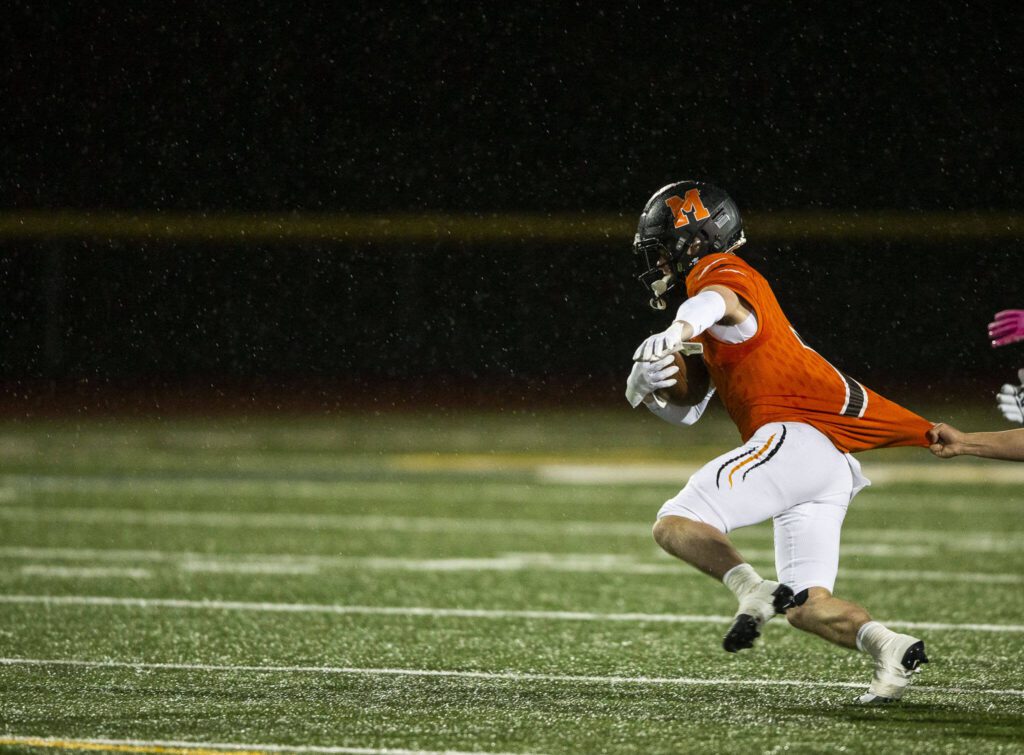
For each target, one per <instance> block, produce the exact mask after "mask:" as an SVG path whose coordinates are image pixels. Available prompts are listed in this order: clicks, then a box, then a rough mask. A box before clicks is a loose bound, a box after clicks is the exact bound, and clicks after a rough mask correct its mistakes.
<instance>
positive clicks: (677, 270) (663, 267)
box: [633, 231, 707, 310]
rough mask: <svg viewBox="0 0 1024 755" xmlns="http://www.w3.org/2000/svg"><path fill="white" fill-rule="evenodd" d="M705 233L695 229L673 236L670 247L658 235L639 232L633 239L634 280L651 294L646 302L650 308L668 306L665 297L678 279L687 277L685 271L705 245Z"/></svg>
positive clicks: (677, 282) (695, 260)
mask: <svg viewBox="0 0 1024 755" xmlns="http://www.w3.org/2000/svg"><path fill="white" fill-rule="evenodd" d="M706 235H707V234H701V233H700V232H699V231H697V232H694V233H692V234H690V235H688V236H681V237H679V238H676V239H672V240H671V243H672V248H671V249H670V248H669V247H668V246H666V245H665V243H664V241H663V240H662V239H660V238H657V237H651V238H646V239H641V238H640V234H639V233H638V234H637V235H636V237H635V238H634V239H633V253H634V254H635V255H636V259H637V264H638V265H639V269H640V271H641V272H640V274H639V275H638V276H637V280H639V281H640V284H641V285H642V286H643V287H644V289H645V290H646V291H647V292H648V293H650V294H652V297H651V299H650V301H649V302H648V303H649V304H650V306H651V309H657V310H662V309H665V308H666V307H667V306H668V305H667V303H666V302H665V297H666V296H667V295H668V293H669V292H670V291H673V290H675V289H676V288H677V286H678V285H679V283H680V281H684V280H686V274H687V272H689V270H690V268H691V267H693V265H694V264H695V263H696V262H697V260H698V259H699V258H700V256H701V254H702V253H703V249H704V248H706V247H707V239H706V238H703V237H704V236H706Z"/></svg>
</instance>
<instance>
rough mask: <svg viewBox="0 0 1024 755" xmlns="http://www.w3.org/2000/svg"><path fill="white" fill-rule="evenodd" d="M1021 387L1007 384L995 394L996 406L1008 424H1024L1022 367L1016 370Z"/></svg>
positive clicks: (1023, 368)
mask: <svg viewBox="0 0 1024 755" xmlns="http://www.w3.org/2000/svg"><path fill="white" fill-rule="evenodd" d="M1017 378H1018V379H1019V380H1020V382H1021V385H1010V384H1009V383H1007V384H1006V385H1004V386H1003V387H1002V388H1000V389H999V393H997V394H996V405H997V406H998V407H999V411H1001V412H1002V413H1003V416H1004V417H1006V418H1007V419H1008V420H1010V422H1018V423H1020V424H1024V367H1022V368H1021V369H1019V370H1017Z"/></svg>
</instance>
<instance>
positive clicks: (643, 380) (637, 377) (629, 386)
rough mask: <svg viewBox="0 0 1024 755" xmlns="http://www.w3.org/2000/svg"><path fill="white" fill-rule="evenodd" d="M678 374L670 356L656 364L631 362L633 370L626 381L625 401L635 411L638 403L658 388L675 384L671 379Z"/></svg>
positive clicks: (673, 379)
mask: <svg viewBox="0 0 1024 755" xmlns="http://www.w3.org/2000/svg"><path fill="white" fill-rule="evenodd" d="M677 372H679V366H678V365H676V364H674V360H673V358H672V355H671V354H669V355H668V356H666V357H662V358H661V359H659V360H658V361H656V362H633V370H632V371H631V372H630V373H629V378H628V379H627V380H626V400H627V401H628V402H629V404H630V406H632V407H633V408H634V409H636V408H637V407H638V406H640V403H641V402H642V401H643V400H644V399H645V398H647V397H648V396H650V395H651V394H652V393H654V391H656V390H658V389H660V388H668V387H669V386H673V385H675V384H676V379H675V378H674V377H672V376H673V375H675V374H676V373H677Z"/></svg>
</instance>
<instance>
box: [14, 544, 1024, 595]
mask: <svg viewBox="0 0 1024 755" xmlns="http://www.w3.org/2000/svg"><path fill="white" fill-rule="evenodd" d="M849 550H854V549H852V548H851V549H845V550H844V553H845V554H846V555H851V554H850V553H849ZM744 553H745V554H747V555H749V556H751V557H753V558H755V559H763V560H764V561H766V562H769V564H770V559H771V558H772V556H773V554H772V552H771V551H756V550H750V549H744ZM0 558H12V559H54V560H60V559H67V560H76V561H84V560H95V561H107V560H113V561H142V562H153V563H163V564H168V565H171V566H173V567H174V568H177V569H180V570H182V571H185V572H193V573H212V574H265V575H275V574H276V575H284V576H288V575H314V574H319V573H320V572H321V571H322V570H323V569H325V568H326V569H332V568H333V569H375V570H380V571H417V572H481V571H499V572H517V571H550V572H561V573H585V574H670V575H673V576H675V577H684V578H685V577H698V576H700V573H699V572H697V571H694V570H692V569H686V568H683V567H682V566H681V565H680V564H679V563H678V562H676V561H672V560H669V559H668V557H665V558H664V559H662V560H661V561H660V562H656V561H638V560H637V559H635V558H634V557H632V556H628V555H622V554H602V553H544V552H533V553H506V554H499V555H497V556H483V557H461V558H460V557H453V558H401V557H392V556H292V555H271V554H262V555H244V554H243V555H238V556H232V555H227V554H225V555H219V556H218V555H212V554H195V553H189V552H179V553H174V552H170V551H138V550H128V551H103V550H97V549H83V551H82V553H79V552H77V551H76V549H72V548H38V549H36V548H26V547H17V546H8V547H0ZM21 571H22V573H25V574H38V575H40V576H76V573H75V572H76V571H77V572H78V576H84V577H89V576H95V577H102V576H132V575H130V574H128V573H127V572H130V571H131V570H125V569H121V570H118V569H107V570H106V571H108V572H109V574H108V575H104V574H103V572H104V569H102V568H94V569H89V568H82V569H78V570H73V569H67V568H64V567H60V566H54V565H49V564H40V565H34V566H32V567H23V568H22V570H21ZM90 572H92V573H90ZM119 572H125V573H123V574H122V573H119ZM137 576H140V577H143V576H146V577H148V576H150V574H148V573H146V574H144V575H143V574H139V575H137ZM839 576H840V578H841V579H843V580H853V581H857V580H863V581H870V582H894V581H897V582H899V581H905V580H917V581H921V582H944V583H967V584H994V585H1019V584H1024V574H1013V573H1000V572H956V571H941V570H926V569H859V568H852V567H841V568H840V572H839Z"/></svg>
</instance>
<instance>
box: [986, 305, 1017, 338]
mask: <svg viewBox="0 0 1024 755" xmlns="http://www.w3.org/2000/svg"><path fill="white" fill-rule="evenodd" d="M988 336H989V338H991V339H992V346H993V348H995V347H996V346H1005V345H1006V344H1008V343H1016V342H1017V341H1024V309H1004V310H1003V311H1002V312H996V319H995V320H993V321H992V322H990V323H989V324H988Z"/></svg>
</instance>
